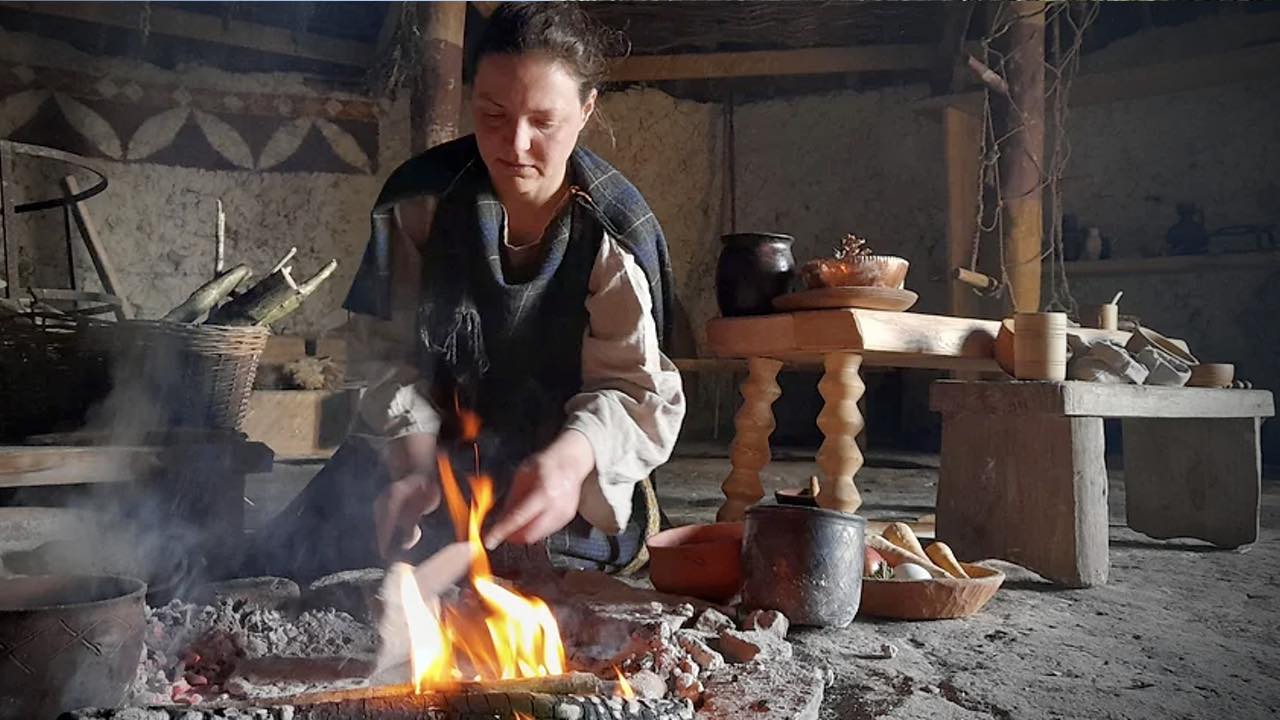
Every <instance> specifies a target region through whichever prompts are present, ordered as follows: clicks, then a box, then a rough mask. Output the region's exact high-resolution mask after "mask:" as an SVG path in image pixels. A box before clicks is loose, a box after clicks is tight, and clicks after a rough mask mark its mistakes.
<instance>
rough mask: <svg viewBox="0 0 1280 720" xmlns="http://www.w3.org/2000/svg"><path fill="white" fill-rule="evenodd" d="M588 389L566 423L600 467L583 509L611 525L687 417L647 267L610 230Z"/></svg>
mask: <svg viewBox="0 0 1280 720" xmlns="http://www.w3.org/2000/svg"><path fill="white" fill-rule="evenodd" d="M586 304H587V314H588V317H589V322H588V327H587V328H586V330H585V332H584V337H583V343H582V390H581V392H579V393H578V394H576V395H574V396H573V397H572V398H570V399H569V401H568V402H567V403H566V404H565V413H566V415H567V420H566V423H565V428H566V429H569V430H577V431H578V432H581V433H582V434H583V435H585V436H586V438H587V441H588V442H589V443H590V444H591V448H592V450H593V451H594V453H595V457H596V469H595V471H594V472H593V473H592V474H591V476H589V477H588V478H587V481H586V483H585V484H584V486H583V490H582V500H581V502H580V504H579V508H578V511H579V513H580V514H581V515H582V516H583V517H584V518H585V519H586V520H587V521H588V522H590V523H591V524H592V525H594V526H595V527H596V528H598V529H600V530H601V531H603V532H606V533H619V532H621V531H622V529H623V528H624V527H625V526H626V524H627V520H628V519H629V518H630V516H631V498H632V493H633V491H634V488H635V484H636V483H637V482H639V481H641V480H643V479H644V478H646V477H648V476H649V474H650V473H651V472H653V470H654V469H656V468H657V467H658V466H660V465H662V464H663V463H665V462H666V461H667V460H668V459H669V458H670V457H671V452H672V450H673V449H674V447H675V443H676V437H677V436H678V435H679V433H680V426H681V423H683V421H684V414H685V398H684V388H683V385H682V383H681V380H680V373H679V371H678V370H677V369H676V367H675V365H674V364H673V363H672V362H671V360H670V359H668V358H667V357H666V356H665V355H664V354H663V353H662V351H661V349H660V348H659V347H658V329H657V325H656V324H655V322H654V319H653V313H652V299H651V296H650V293H649V283H648V279H647V278H646V277H645V274H644V271H643V270H641V269H640V266H639V265H637V264H636V261H635V259H634V258H633V257H632V256H631V253H630V252H628V251H627V250H626V249H625V248H623V247H622V246H621V245H619V244H618V243H617V242H616V241H615V240H613V239H612V238H610V237H608V236H607V235H606V236H605V238H604V241H603V242H601V243H600V252H599V254H598V255H597V256H596V261H595V265H594V267H593V269H592V272H591V277H590V279H589V282H588V296H587V303H586Z"/></svg>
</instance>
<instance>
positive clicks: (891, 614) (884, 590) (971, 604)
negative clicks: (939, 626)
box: [858, 563, 1004, 620]
mask: <svg viewBox="0 0 1280 720" xmlns="http://www.w3.org/2000/svg"><path fill="white" fill-rule="evenodd" d="M960 565H961V567H963V568H964V571H965V572H967V573H969V579H968V580H961V579H953V578H945V579H934V580H877V579H875V578H869V577H864V578H862V604H861V605H860V606H859V608H858V614H859V615H867V616H870V617H879V618H893V619H895V620H945V619H948V618H960V617H968V616H969V615H973V614H975V613H977V612H978V611H979V610H981V609H982V607H983V606H984V605H986V604H987V602H988V601H989V600H991V598H992V597H995V594H996V591H997V590H999V589H1000V585H1001V584H1002V583H1004V573H1002V572H1000V571H999V570H993V569H992V568H988V567H983V566H981V565H971V564H969V563H960Z"/></svg>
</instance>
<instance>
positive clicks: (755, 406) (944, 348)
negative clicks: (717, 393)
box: [707, 309, 1129, 521]
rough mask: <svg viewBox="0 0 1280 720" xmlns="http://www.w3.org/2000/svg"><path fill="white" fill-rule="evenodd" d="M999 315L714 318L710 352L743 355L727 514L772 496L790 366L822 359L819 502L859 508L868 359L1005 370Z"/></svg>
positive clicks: (1123, 338) (833, 313)
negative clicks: (764, 474) (779, 414)
mask: <svg viewBox="0 0 1280 720" xmlns="http://www.w3.org/2000/svg"><path fill="white" fill-rule="evenodd" d="M999 328H1000V324H999V323H998V322H997V321H995V320H978V319H974V318H957V317H949V316H945V315H926V314H923V313H907V312H889V311H883V310H861V309H840V310H816V311H810V312H794V313H777V314H773V315H760V316H755V317H735V318H715V319H713V320H711V321H709V322H708V323H707V342H708V346H709V348H710V350H711V353H712V354H714V355H716V356H718V357H724V358H745V359H746V360H747V370H748V374H747V379H746V381H745V382H743V384H742V397H743V403H742V407H741V408H740V409H739V410H738V414H737V415H736V416H735V419H734V425H735V433H734V439H733V443H732V445H731V446H730V452H729V461H730V464H731V466H732V469H731V470H730V471H729V476H728V477H727V478H726V479H725V481H724V483H723V484H722V485H721V487H722V489H723V491H724V494H725V502H724V504H723V505H722V506H721V507H720V511H719V512H718V513H717V514H716V517H717V519H719V520H722V521H724V520H737V519H741V518H742V516H743V513H744V512H745V511H746V509H747V508H748V507H750V506H751V505H753V504H755V503H756V502H757V501H758V500H760V498H762V497H764V487H763V485H762V484H761V482H760V471H761V470H762V469H763V468H764V466H765V465H767V464H768V463H769V459H770V453H769V436H770V435H771V434H772V433H773V429H774V425H775V423H774V418H773V403H774V402H775V401H776V400H777V399H778V398H779V397H780V396H781V395H782V389H781V388H780V387H778V383H777V376H778V371H779V370H781V369H782V364H783V362H806V361H807V362H821V364H822V367H823V377H822V380H821V381H820V382H819V384H818V392H819V393H820V394H821V395H822V399H823V402H824V405H823V408H822V412H821V413H820V414H819V415H818V427H819V428H820V429H821V430H822V434H823V437H824V440H823V443H822V446H821V447H820V448H819V449H818V454H817V457H816V460H817V464H818V469H819V470H820V473H821V474H820V476H819V487H820V489H819V493H818V504H819V505H821V506H822V507H826V508H832V509H836V510H842V511H844V512H854V511H856V510H857V509H858V507H859V506H860V505H861V504H862V499H861V496H860V495H859V494H858V488H857V486H856V485H855V484H854V477H855V476H856V475H857V473H858V470H859V469H861V467H862V463H863V457H862V452H861V451H860V450H859V449H858V443H857V437H858V434H859V433H861V432H862V429H863V427H864V425H865V421H864V420H863V417H862V413H861V412H859V410H858V401H859V400H861V399H862V395H863V393H864V392H865V391H866V387H865V385H864V384H863V382H862V377H861V370H862V368H863V366H864V365H867V366H883V367H901V368H928V369H939V370H956V371H969V372H999V371H1000V366H999V365H998V364H997V363H996V361H995V354H994V352H995V338H996V333H997V332H998V331H999ZM1071 332H1073V333H1079V334H1081V335H1082V336H1085V337H1088V338H1098V337H1105V338H1109V339H1113V340H1116V341H1117V342H1120V343H1122V344H1123V343H1125V342H1127V341H1128V339H1129V333H1127V332H1113V331H1102V330H1078V329H1074V328H1073V329H1072V330H1071Z"/></svg>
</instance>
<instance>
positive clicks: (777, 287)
mask: <svg viewBox="0 0 1280 720" xmlns="http://www.w3.org/2000/svg"><path fill="white" fill-rule="evenodd" d="M793 241H794V238H792V237H791V236H790V235H779V234H777V233H735V234H733V235H725V236H723V237H721V238H720V242H721V243H723V247H721V248H720V261H719V263H718V264H717V265H716V302H718V303H719V305H720V314H721V315H724V316H725V317H732V316H734V315H764V314H767V313H771V312H773V311H774V310H773V299H774V298H776V297H778V296H779V295H784V294H786V293H787V292H789V291H790V289H791V283H792V280H793V278H794V277H795V270H796V260H795V258H794V257H793V256H792V255H791V243H792V242H793Z"/></svg>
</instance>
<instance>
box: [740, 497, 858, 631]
mask: <svg viewBox="0 0 1280 720" xmlns="http://www.w3.org/2000/svg"><path fill="white" fill-rule="evenodd" d="M866 529H867V521H866V520H865V519H863V518H860V517H858V516H857V515H850V514H847V513H842V512H838V511H835V510H827V509H825V508H810V507H801V506H795V505H757V506H755V507H753V508H750V509H749V510H747V520H746V531H745V534H744V538H743V546H742V571H743V576H744V581H743V586H742V606H743V607H744V608H746V609H748V610H755V609H766V610H777V611H778V612H781V613H782V614H783V615H786V616H787V618H788V619H789V620H790V621H791V622H792V623H793V624H796V625H817V626H828V625H832V626H836V627H844V626H845V625H848V624H849V623H850V622H853V618H854V616H855V615H857V614H858V604H859V602H860V601H861V599H862V565H863V561H864V558H865V556H866V555H865V552H864V550H863V546H864V536H865V534H866Z"/></svg>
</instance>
